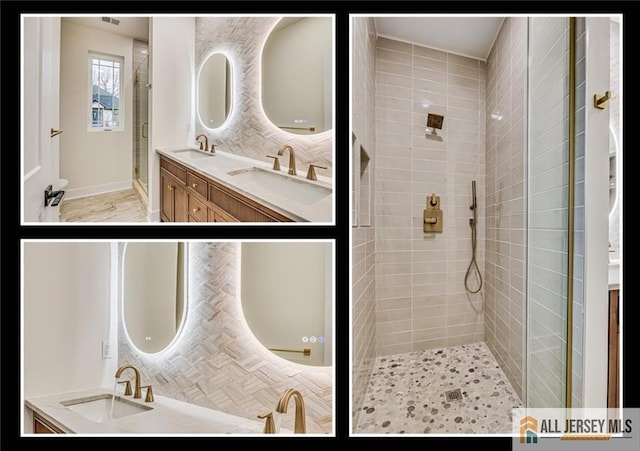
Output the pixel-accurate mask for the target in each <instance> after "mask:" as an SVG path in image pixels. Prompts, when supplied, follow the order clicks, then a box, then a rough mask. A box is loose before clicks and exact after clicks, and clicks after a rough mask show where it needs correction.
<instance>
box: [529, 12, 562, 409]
mask: <svg viewBox="0 0 640 451" xmlns="http://www.w3.org/2000/svg"><path fill="white" fill-rule="evenodd" d="M528 22H529V30H528V35H529V37H528V57H529V69H528V91H529V94H528V98H529V101H528V116H529V117H528V123H529V126H528V157H527V166H528V168H527V172H528V176H527V180H528V186H527V190H528V196H527V198H528V201H527V203H528V205H527V215H528V219H527V221H528V237H527V391H526V398H527V402H526V404H527V406H528V407H564V406H565V403H566V400H565V397H566V390H567V386H566V371H567V352H566V349H567V339H566V337H567V324H568V322H567V315H568V312H567V283H568V253H569V240H568V236H569V235H568V233H569V220H568V215H569V208H568V206H569V189H568V186H569V148H570V141H569V134H570V131H569V130H570V122H569V117H570V111H569V105H570V102H569V96H570V89H569V84H570V81H569V80H570V71H569V58H570V53H569V18H567V17H533V18H529V21H528Z"/></svg>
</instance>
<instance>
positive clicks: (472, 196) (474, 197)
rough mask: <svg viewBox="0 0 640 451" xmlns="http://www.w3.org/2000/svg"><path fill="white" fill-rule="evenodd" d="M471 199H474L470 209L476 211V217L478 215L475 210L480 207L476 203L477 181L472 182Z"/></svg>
mask: <svg viewBox="0 0 640 451" xmlns="http://www.w3.org/2000/svg"><path fill="white" fill-rule="evenodd" d="M471 198H472V201H471V207H469V208H471V209H472V210H474V213H473V216H475V215H476V214H475V209H476V208H477V207H478V203H477V201H476V181H475V180H473V181H472V182H471Z"/></svg>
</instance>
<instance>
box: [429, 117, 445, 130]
mask: <svg viewBox="0 0 640 451" xmlns="http://www.w3.org/2000/svg"><path fill="white" fill-rule="evenodd" d="M443 122H444V116H441V115H440V114H432V113H428V114H427V127H428V128H433V129H436V128H437V129H438V130H440V129H442V123H443Z"/></svg>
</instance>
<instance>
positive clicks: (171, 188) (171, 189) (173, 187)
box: [167, 185, 175, 191]
mask: <svg viewBox="0 0 640 451" xmlns="http://www.w3.org/2000/svg"><path fill="white" fill-rule="evenodd" d="M167 189H168V190H169V191H173V190H174V189H175V186H171V185H169V186H167Z"/></svg>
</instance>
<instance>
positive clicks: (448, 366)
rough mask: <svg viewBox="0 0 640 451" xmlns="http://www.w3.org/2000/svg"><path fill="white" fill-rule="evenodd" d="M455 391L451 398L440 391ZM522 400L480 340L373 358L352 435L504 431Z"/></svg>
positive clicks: (508, 427)
mask: <svg viewBox="0 0 640 451" xmlns="http://www.w3.org/2000/svg"><path fill="white" fill-rule="evenodd" d="M458 388H459V389H460V391H461V393H462V397H461V398H460V399H457V400H448V399H447V398H445V392H449V391H452V390H455V389H458ZM516 407H522V403H521V402H520V399H519V397H518V395H517V394H516V392H515V391H514V389H513V387H512V386H511V384H510V383H509V381H508V380H507V378H506V376H505V375H504V373H503V372H502V370H501V369H500V367H499V366H498V363H497V362H496V360H495V359H494V357H493V355H492V354H491V352H490V351H489V348H488V347H487V346H486V345H485V344H484V343H473V344H468V345H460V346H452V347H449V348H442V349H430V350H428V351H418V352H409V353H405V354H395V355H390V356H384V357H378V358H376V360H375V362H374V364H373V373H372V375H371V380H370V381H369V388H368V390H367V393H366V395H365V397H364V407H363V412H362V413H361V415H360V421H359V424H358V426H357V430H356V433H360V434H398V433H405V434H422V433H431V434H492V433H496V434H509V433H511V409H513V408H516Z"/></svg>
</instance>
